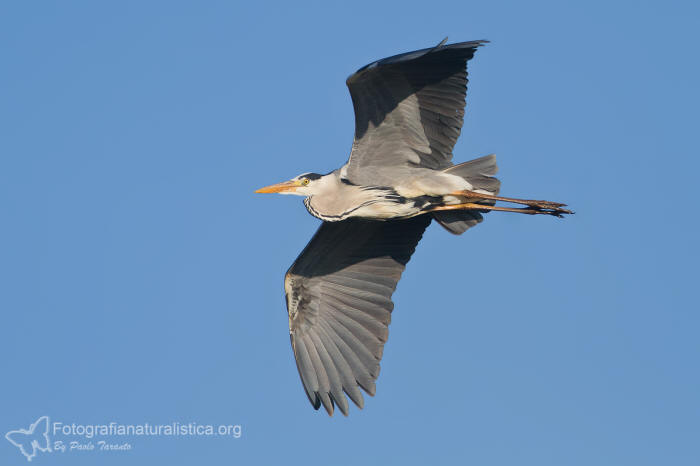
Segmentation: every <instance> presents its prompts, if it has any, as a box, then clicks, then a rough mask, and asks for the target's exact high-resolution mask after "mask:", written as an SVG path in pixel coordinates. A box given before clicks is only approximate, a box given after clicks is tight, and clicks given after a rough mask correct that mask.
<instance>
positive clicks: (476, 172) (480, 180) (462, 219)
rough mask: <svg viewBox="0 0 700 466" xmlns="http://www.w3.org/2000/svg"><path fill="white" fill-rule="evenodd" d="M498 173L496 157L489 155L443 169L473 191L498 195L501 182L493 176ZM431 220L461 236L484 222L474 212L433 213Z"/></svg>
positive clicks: (479, 215)
mask: <svg viewBox="0 0 700 466" xmlns="http://www.w3.org/2000/svg"><path fill="white" fill-rule="evenodd" d="M496 172H498V165H497V164H496V155H495V154H490V155H486V156H484V157H480V158H478V159H474V160H470V161H469V162H464V163H460V164H459V165H454V166H452V167H450V168H447V169H445V173H449V174H451V175H457V176H461V177H462V178H464V179H465V180H467V181H468V182H469V184H471V185H472V186H473V189H474V190H475V191H476V190H482V191H486V192H488V193H489V194H498V191H499V190H500V189H501V182H500V181H499V180H498V179H497V178H495V177H494V176H493V175H495V174H496ZM483 203H484V204H487V203H488V204H491V205H493V204H494V203H495V202H493V201H484V202H483ZM432 215H433V218H434V219H435V220H437V222H438V223H439V224H440V225H442V226H443V227H444V228H445V229H446V230H447V231H449V232H450V233H453V234H455V235H461V234H462V233H464V232H465V231H467V230H468V229H469V228H471V227H473V226H474V225H476V224H477V223H480V222H481V221H483V220H484V217H483V216H482V215H481V214H480V213H479V212H477V211H475V210H448V211H438V212H433V214H432Z"/></svg>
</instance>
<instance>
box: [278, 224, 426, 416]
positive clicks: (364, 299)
mask: <svg viewBox="0 0 700 466" xmlns="http://www.w3.org/2000/svg"><path fill="white" fill-rule="evenodd" d="M428 224H430V217H429V216H427V215H421V216H418V217H414V218H411V219H407V220H393V221H372V220H364V219H349V220H345V221H342V222H326V223H323V224H322V225H321V227H320V228H319V229H318V231H317V232H316V234H315V235H314V237H313V238H312V239H311V241H310V242H309V244H308V245H307V246H306V248H305V249H304V251H303V252H302V253H301V254H300V255H299V257H298V258H297V260H296V261H295V262H294V264H293V265H292V267H291V268H290V269H289V271H288V272H287V274H286V275H285V280H284V287H285V293H286V296H287V311H288V312H289V332H290V337H291V341H292V349H293V350H294V357H295V358H296V362H297V368H298V369H299V374H300V376H301V381H302V383H303V385H304V389H305V390H306V394H307V396H308V397H309V401H311V404H312V405H313V406H314V408H316V409H318V408H319V407H320V406H321V404H323V406H324V407H325V408H326V411H328V413H329V414H333V406H334V404H337V405H338V408H339V409H340V410H341V412H342V413H343V414H345V415H347V414H348V402H347V399H346V398H345V395H344V394H343V392H345V393H346V394H347V395H348V396H349V397H350V399H351V400H352V401H353V402H354V403H355V404H356V405H357V406H358V407H360V408H362V407H363V405H364V400H363V398H362V393H361V392H360V390H359V388H358V387H362V388H363V389H364V390H365V391H366V392H367V393H369V394H370V395H374V393H375V381H376V380H377V377H378V376H379V361H380V360H381V358H382V352H383V348H384V343H385V342H386V340H387V337H388V325H389V322H390V320H391V311H392V309H393V307H394V304H393V302H392V301H391V295H392V294H393V292H394V289H395V288H396V284H397V283H398V281H399V279H400V278H401V273H402V272H403V270H404V267H405V265H406V263H407V262H408V261H409V259H410V258H411V255H412V254H413V251H414V250H415V247H416V245H417V244H418V241H420V239H421V237H422V235H423V231H424V230H425V228H426V227H427V226H428Z"/></svg>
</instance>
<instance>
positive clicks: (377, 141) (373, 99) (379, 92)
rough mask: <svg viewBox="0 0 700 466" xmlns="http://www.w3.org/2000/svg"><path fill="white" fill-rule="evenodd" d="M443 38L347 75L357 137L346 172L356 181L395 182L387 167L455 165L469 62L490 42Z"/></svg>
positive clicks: (436, 167)
mask: <svg viewBox="0 0 700 466" xmlns="http://www.w3.org/2000/svg"><path fill="white" fill-rule="evenodd" d="M445 40H447V39H445ZM444 42H445V41H443V42H442V43H440V44H439V45H438V46H437V47H434V48H432V49H423V50H418V51H415V52H409V53H404V54H401V55H396V56H394V57H389V58H385V59H383V60H379V61H377V62H374V63H371V64H369V65H367V66H365V67H363V68H360V69H359V70H358V71H357V72H356V73H355V74H353V75H351V76H350V77H349V78H348V79H347V82H346V83H347V85H348V88H349V89H350V96H351V97H352V103H353V106H354V108H355V139H354V141H353V144H352V152H351V153H350V160H348V164H347V172H346V173H347V175H346V176H347V177H348V179H349V180H350V181H352V182H353V183H356V184H364V185H380V186H382V185H391V183H389V182H390V181H392V177H391V175H390V174H383V173H382V172H383V170H382V168H383V167H425V168H431V169H440V168H445V167H448V166H450V165H451V163H450V161H451V160H452V148H453V147H454V145H455V142H457V138H458V137H459V133H460V131H461V129H462V123H463V121H464V107H465V98H466V94H467V61H468V60H469V59H471V58H472V57H473V56H474V52H475V51H476V49H477V47H479V46H480V45H482V44H484V43H485V42H487V41H472V42H460V43H457V44H450V45H443V44H444Z"/></svg>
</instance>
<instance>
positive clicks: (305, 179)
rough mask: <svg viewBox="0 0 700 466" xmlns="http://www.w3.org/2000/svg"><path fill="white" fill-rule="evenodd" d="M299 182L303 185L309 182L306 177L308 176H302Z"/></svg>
mask: <svg viewBox="0 0 700 466" xmlns="http://www.w3.org/2000/svg"><path fill="white" fill-rule="evenodd" d="M301 184H303V185H304V186H306V185H307V184H309V179H308V178H304V179H303V180H301Z"/></svg>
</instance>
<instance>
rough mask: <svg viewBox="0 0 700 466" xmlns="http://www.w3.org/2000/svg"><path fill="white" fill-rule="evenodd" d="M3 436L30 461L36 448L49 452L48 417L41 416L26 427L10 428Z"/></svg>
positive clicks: (34, 454)
mask: <svg viewBox="0 0 700 466" xmlns="http://www.w3.org/2000/svg"><path fill="white" fill-rule="evenodd" d="M5 438H6V439H7V440H8V441H9V442H10V443H11V444H13V445H14V446H16V447H17V448H19V451H20V452H21V453H22V454H23V455H24V456H25V457H26V458H27V461H31V460H32V458H34V457H35V456H36V452H37V450H39V451H43V452H50V451H51V446H50V445H49V417H48V416H41V417H40V418H39V419H37V420H36V422H34V423H33V424H31V425H30V426H29V428H28V429H19V430H11V431H9V432H8V433H6V434H5Z"/></svg>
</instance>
